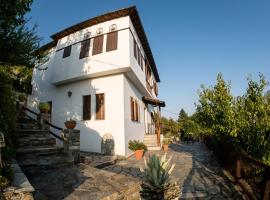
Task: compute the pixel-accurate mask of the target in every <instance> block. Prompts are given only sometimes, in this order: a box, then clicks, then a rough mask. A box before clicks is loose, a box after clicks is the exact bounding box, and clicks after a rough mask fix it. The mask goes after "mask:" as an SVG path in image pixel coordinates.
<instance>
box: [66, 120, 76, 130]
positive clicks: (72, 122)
mask: <svg viewBox="0 0 270 200" xmlns="http://www.w3.org/2000/svg"><path fill="white" fill-rule="evenodd" d="M65 126H66V128H67V129H74V128H75V126H76V121H75V120H74V119H69V120H67V121H66V122H65Z"/></svg>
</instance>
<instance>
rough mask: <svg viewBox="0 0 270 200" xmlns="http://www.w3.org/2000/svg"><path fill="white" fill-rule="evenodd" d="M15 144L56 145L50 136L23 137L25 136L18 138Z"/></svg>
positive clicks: (23, 145)
mask: <svg viewBox="0 0 270 200" xmlns="http://www.w3.org/2000/svg"><path fill="white" fill-rule="evenodd" d="M17 145H18V146H19V147H28V146H46V145H48V146H49V145H53V146H54V145H56V139H55V138H50V137H40V138H36V137H31V136H29V137H25V138H19V139H18V142H17Z"/></svg>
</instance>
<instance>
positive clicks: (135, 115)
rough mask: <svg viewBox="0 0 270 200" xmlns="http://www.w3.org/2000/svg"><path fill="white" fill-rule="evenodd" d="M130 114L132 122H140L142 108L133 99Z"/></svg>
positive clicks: (131, 99)
mask: <svg viewBox="0 0 270 200" xmlns="http://www.w3.org/2000/svg"><path fill="white" fill-rule="evenodd" d="M130 111H131V112H130V114H131V120H132V121H137V122H138V121H140V114H139V113H140V112H139V111H140V108H139V104H138V101H137V100H135V99H134V98H133V97H130Z"/></svg>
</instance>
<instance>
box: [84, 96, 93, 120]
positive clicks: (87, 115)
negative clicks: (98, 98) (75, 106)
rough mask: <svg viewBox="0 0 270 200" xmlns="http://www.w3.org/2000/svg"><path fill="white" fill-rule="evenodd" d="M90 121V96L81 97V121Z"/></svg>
mask: <svg viewBox="0 0 270 200" xmlns="http://www.w3.org/2000/svg"><path fill="white" fill-rule="evenodd" d="M90 119H91V95H86V96H83V120H90Z"/></svg>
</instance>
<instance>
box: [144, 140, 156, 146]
mask: <svg viewBox="0 0 270 200" xmlns="http://www.w3.org/2000/svg"><path fill="white" fill-rule="evenodd" d="M143 143H144V144H145V145H149V146H151V145H152V146H153V145H157V142H156V141H143Z"/></svg>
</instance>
